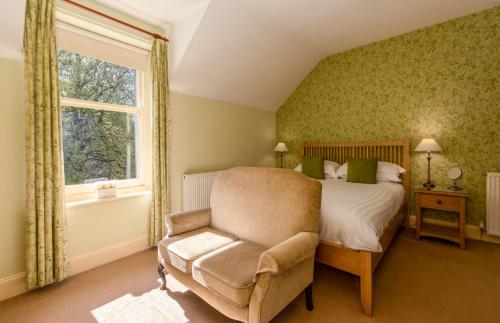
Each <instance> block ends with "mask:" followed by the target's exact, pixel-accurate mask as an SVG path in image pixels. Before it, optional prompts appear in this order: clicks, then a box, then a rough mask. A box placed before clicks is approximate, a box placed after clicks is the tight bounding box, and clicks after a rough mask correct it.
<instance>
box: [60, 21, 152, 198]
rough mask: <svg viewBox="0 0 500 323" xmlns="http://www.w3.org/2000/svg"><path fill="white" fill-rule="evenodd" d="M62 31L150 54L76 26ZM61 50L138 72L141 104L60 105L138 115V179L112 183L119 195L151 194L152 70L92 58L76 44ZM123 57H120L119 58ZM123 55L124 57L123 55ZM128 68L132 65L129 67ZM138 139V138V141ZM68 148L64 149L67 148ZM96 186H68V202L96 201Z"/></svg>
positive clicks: (82, 102)
mask: <svg viewBox="0 0 500 323" xmlns="http://www.w3.org/2000/svg"><path fill="white" fill-rule="evenodd" d="M58 28H61V29H64V30H66V31H70V32H75V33H77V34H80V35H84V36H86V37H88V38H93V39H95V41H96V45H97V46H98V45H99V42H103V41H105V42H106V43H107V44H108V45H115V46H117V50H121V51H123V49H124V48H125V49H130V50H135V51H138V52H141V53H142V54H147V53H146V52H145V51H144V50H137V48H135V49H134V48H133V47H131V46H126V44H123V43H119V42H117V41H114V40H111V39H107V38H106V37H102V36H100V35H96V34H93V33H91V32H87V31H84V30H80V29H75V28H74V27H72V26H67V25H65V24H61V23H60V24H58ZM58 49H62V50H65V51H68V52H72V53H76V54H80V55H83V56H87V57H91V58H94V59H97V60H100V61H105V62H108V63H111V64H115V65H119V66H124V67H126V68H131V69H134V70H135V71H136V95H137V103H136V106H126V105H120V104H110V103H104V102H96V101H89V100H81V99H73V98H67V97H63V96H60V106H61V107H63V106H71V107H80V108H85V109H94V110H104V111H113V112H125V113H132V114H135V115H136V116H137V122H136V127H135V132H136V158H137V160H136V178H133V179H124V180H112V181H113V182H115V183H116V185H117V189H118V194H122V193H128V192H137V191H148V190H150V188H151V165H150V164H151V160H152V158H151V154H152V152H151V145H150V143H151V108H150V95H151V92H150V84H149V68H148V67H147V66H144V67H143V68H138V66H131V65H130V64H123V62H121V61H116V60H111V59H103V58H101V57H95V56H94V55H89V54H88V53H87V52H86V51H85V50H84V49H83V48H82V50H81V51H80V50H78V48H76V49H75V45H74V44H72V45H71V46H69V48H68V47H67V46H65V44H64V42H62V43H61V42H59V43H58ZM117 56H120V55H117ZM122 56H123V55H122ZM127 65H128V66H127ZM137 137H138V138H137ZM63 149H64V148H63ZM94 190H95V185H94V184H74V185H66V186H65V195H66V200H69V201H72V200H81V199H88V198H94V195H93V193H94Z"/></svg>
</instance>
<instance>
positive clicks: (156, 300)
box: [92, 280, 189, 323]
mask: <svg viewBox="0 0 500 323" xmlns="http://www.w3.org/2000/svg"><path fill="white" fill-rule="evenodd" d="M173 284H175V283H174V282H173V281H171V280H170V281H169V282H168V286H169V288H172V287H175V288H174V289H175V290H177V291H182V289H184V286H182V285H180V284H179V283H177V284H175V285H178V286H172V285H173ZM92 315H93V316H94V318H95V319H96V320H97V322H99V323H171V322H175V323H177V322H181V323H182V322H189V320H188V319H187V318H186V316H185V315H184V310H183V309H182V307H181V306H180V305H179V304H178V303H177V302H176V301H175V300H174V299H173V298H171V297H169V296H168V294H167V293H166V292H165V291H164V290H159V289H153V290H151V291H149V292H147V293H145V294H143V295H141V296H133V295H131V294H126V295H124V296H122V297H119V298H117V299H115V300H113V301H111V302H109V303H107V304H105V305H103V306H101V307H98V308H96V309H94V310H92Z"/></svg>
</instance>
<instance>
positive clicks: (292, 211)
mask: <svg viewBox="0 0 500 323" xmlns="http://www.w3.org/2000/svg"><path fill="white" fill-rule="evenodd" d="M320 204H321V183H320V182H319V181H316V180H312V179H309V178H307V177H306V176H304V175H302V174H300V173H297V172H295V171H293V170H285V169H278V168H251V167H236V168H232V169H230V170H227V171H224V172H221V173H219V175H217V177H216V179H215V182H214V185H213V188H212V196H211V200H210V206H211V207H210V208H207V209H201V210H195V211H188V212H182V213H176V214H170V215H168V217H167V220H166V226H167V232H168V234H167V236H166V237H165V239H163V240H162V241H161V242H160V244H159V246H158V260H159V266H158V273H159V274H160V277H161V279H162V289H165V288H166V281H165V271H166V272H168V273H169V274H170V275H172V276H173V277H174V278H176V279H177V280H178V281H180V282H181V283H182V284H184V285H185V286H186V287H188V288H190V289H191V290H192V291H193V292H194V293H195V294H197V295H198V296H200V297H201V298H203V299H204V300H205V301H206V302H207V303H209V304H210V305H211V306H213V307H214V308H215V309H217V310H218V311H220V312H221V313H223V314H224V315H226V316H228V317H230V318H232V319H235V320H238V321H243V322H268V321H270V320H271V319H272V318H273V317H274V316H275V315H276V314H278V313H279V312H280V311H281V310H282V309H283V308H284V307H285V306H286V305H288V304H289V303H290V302H291V301H292V300H293V299H294V298H295V297H297V296H298V295H299V294H300V293H301V292H302V291H303V290H305V291H306V304H307V308H308V309H309V310H312V308H313V303H312V287H311V286H312V281H313V270H314V254H315V250H316V247H317V246H318V243H319V236H318V233H317V231H318V225H319V212H320Z"/></svg>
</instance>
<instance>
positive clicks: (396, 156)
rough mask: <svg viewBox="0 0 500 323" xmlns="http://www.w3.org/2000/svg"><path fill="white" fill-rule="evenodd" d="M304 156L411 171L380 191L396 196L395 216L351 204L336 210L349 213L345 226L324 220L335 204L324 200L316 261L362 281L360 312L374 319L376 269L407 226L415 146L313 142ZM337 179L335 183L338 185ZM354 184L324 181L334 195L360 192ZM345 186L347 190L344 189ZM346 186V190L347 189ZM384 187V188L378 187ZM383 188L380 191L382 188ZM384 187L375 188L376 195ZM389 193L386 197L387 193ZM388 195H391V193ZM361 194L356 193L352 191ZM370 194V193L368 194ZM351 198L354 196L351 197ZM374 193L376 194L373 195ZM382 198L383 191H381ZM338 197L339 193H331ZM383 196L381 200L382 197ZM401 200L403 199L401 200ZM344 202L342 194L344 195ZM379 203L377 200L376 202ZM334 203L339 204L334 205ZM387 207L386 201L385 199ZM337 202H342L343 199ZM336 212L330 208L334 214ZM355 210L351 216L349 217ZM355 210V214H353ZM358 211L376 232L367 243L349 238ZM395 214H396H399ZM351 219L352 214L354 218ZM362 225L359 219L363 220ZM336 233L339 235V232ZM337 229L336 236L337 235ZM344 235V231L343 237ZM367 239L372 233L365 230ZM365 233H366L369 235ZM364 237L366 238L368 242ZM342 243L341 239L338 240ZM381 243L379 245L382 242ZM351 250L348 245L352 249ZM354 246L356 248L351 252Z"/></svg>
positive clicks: (405, 142)
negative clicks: (354, 160)
mask: <svg viewBox="0 0 500 323" xmlns="http://www.w3.org/2000/svg"><path fill="white" fill-rule="evenodd" d="M302 154H303V156H312V157H317V156H322V157H324V159H325V160H332V161H335V162H337V163H339V164H343V163H344V162H346V161H347V159H348V158H374V157H377V158H379V160H380V161H386V162H390V163H394V164H397V165H400V166H401V167H403V168H404V169H406V170H407V171H406V173H405V174H404V175H402V178H401V179H402V182H401V183H400V184H397V183H387V185H385V184H384V185H382V186H384V187H383V189H382V190H380V191H381V192H382V193H380V196H386V197H387V195H389V194H392V195H391V197H389V198H388V199H389V200H390V201H389V202H388V203H392V204H394V205H396V206H395V207H394V205H393V210H394V209H395V212H391V211H390V210H389V211H388V210H387V208H384V210H383V211H380V208H378V207H369V204H370V203H371V202H370V201H366V205H365V206H364V207H363V205H359V206H358V208H357V209H356V208H352V207H349V204H348V203H347V204H346V205H344V206H343V208H342V207H338V206H337V207H336V210H334V211H335V212H337V214H340V213H341V212H342V210H344V211H345V212H346V214H344V215H342V214H340V218H341V220H340V222H338V223H337V224H332V223H328V221H325V220H324V213H325V212H326V210H327V209H328V208H329V207H330V208H332V207H333V206H332V205H330V206H329V205H328V203H330V202H328V194H325V196H323V202H322V223H321V225H320V237H321V242H320V245H319V247H318V249H317V251H316V261H317V262H319V263H322V264H326V265H328V266H331V267H334V268H337V269H340V270H343V271H346V272H349V273H351V274H354V275H356V276H359V278H360V300H361V308H362V310H363V313H364V314H365V315H367V316H372V315H373V272H374V270H375V268H376V267H377V265H378V264H379V262H380V260H381V259H382V256H383V255H384V253H385V251H386V250H387V248H388V247H389V245H390V243H391V241H392V239H393V237H394V235H395V234H396V232H397V230H398V228H399V226H400V225H401V224H404V225H405V226H406V227H408V204H409V203H408V201H409V194H410V189H409V185H410V144H409V140H398V141H378V142H369V143H353V144H309V143H305V144H303V145H302ZM333 181H335V182H333ZM353 184H354V183H342V182H341V181H339V180H333V179H327V180H324V181H323V185H324V186H325V188H324V190H323V192H324V193H325V192H328V191H329V190H332V191H333V194H335V193H337V195H338V194H339V192H341V191H342V189H344V190H345V189H346V188H347V187H350V188H352V190H354V191H356V190H357V189H359V190H362V189H360V188H359V187H355V188H353V187H354V186H356V185H354V186H353ZM343 185H344V186H343ZM345 185H347V186H345ZM357 185H360V186H364V187H368V186H371V185H367V184H357ZM373 185H380V184H373ZM379 188H380V187H379ZM379 188H375V187H374V188H373V190H374V191H377V190H378V189H379ZM384 192H385V193H384ZM387 192H389V193H387ZM398 192H399V193H398ZM351 193H353V194H356V192H351ZM365 193H366V192H365ZM353 194H350V195H349V196H352V195H353ZM370 194H375V193H373V192H372V193H368V194H367V195H368V196H369V195H370ZM377 194H378V193H377ZM332 196H334V195H332ZM380 196H379V197H380ZM397 196H399V198H400V199H401V200H402V201H397ZM340 198H342V196H340ZM373 201H376V198H374V199H373ZM332 203H333V204H335V202H332ZM384 203H387V201H385V202H384ZM336 204H339V203H338V201H337V203H336ZM332 211H333V210H330V212H332ZM347 212H350V213H351V214H347ZM353 212H354V213H353ZM356 212H357V213H358V215H359V213H360V212H364V213H365V214H361V215H359V216H360V217H370V216H371V215H373V217H372V219H371V220H372V222H371V223H369V224H368V226H370V227H372V228H375V230H374V231H375V238H373V237H371V238H370V239H366V240H367V241H357V240H360V239H359V238H354V239H351V240H356V241H354V242H353V241H349V242H346V239H348V240H349V233H350V232H352V228H351V229H349V228H347V227H346V226H348V225H349V223H351V225H352V223H356V221H350V220H352V217H353V214H354V216H355V215H356ZM376 212H379V213H381V214H382V215H381V216H380V215H379V216H376V215H374V213H376ZM394 213H395V214H394ZM350 215H351V216H350ZM358 222H359V221H358ZM335 230H336V231H337V232H335ZM332 231H334V232H332ZM339 232H340V233H339ZM365 233H366V234H367V235H370V234H371V233H370V232H369V231H365ZM339 234H340V236H341V237H342V236H343V238H342V239H339V238H336V237H339ZM366 234H365V235H366ZM363 236H364V235H361V237H362V238H363ZM339 240H342V242H341V241H339ZM377 242H378V243H377ZM348 246H349V247H348ZM351 247H352V248H351Z"/></svg>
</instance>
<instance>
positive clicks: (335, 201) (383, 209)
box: [320, 179, 405, 252]
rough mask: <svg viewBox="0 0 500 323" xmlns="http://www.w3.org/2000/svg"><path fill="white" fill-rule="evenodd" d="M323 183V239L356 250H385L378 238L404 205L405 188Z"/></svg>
mask: <svg viewBox="0 0 500 323" xmlns="http://www.w3.org/2000/svg"><path fill="white" fill-rule="evenodd" d="M321 182H322V184H323V196H322V202H321V220H320V238H321V240H327V241H330V242H334V243H337V244H341V245H342V246H344V247H347V248H351V249H356V250H367V251H375V252H380V251H382V246H381V245H380V243H379V237H380V236H381V235H382V233H383V232H384V228H385V227H386V226H387V224H388V223H389V222H390V220H391V219H392V218H393V217H394V216H395V215H396V213H397V212H398V210H399V208H400V207H401V205H402V204H403V201H404V198H405V191H404V188H403V186H402V185H401V184H397V183H391V182H382V183H378V184H359V183H348V182H346V181H345V180H341V179H326V180H322V181H321Z"/></svg>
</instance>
